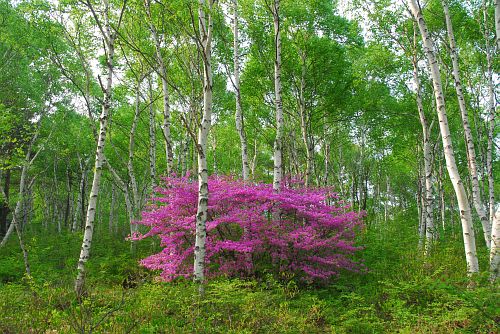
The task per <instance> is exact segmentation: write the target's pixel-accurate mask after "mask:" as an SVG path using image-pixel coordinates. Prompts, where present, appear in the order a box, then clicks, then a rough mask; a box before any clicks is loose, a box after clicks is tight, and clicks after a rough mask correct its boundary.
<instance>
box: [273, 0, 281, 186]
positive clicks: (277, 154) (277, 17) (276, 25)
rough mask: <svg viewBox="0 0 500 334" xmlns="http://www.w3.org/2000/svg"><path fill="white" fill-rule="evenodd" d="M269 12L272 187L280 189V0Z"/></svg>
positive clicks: (277, 0) (275, 0) (276, 0)
mask: <svg viewBox="0 0 500 334" xmlns="http://www.w3.org/2000/svg"><path fill="white" fill-rule="evenodd" d="M271 6H272V8H271V12H272V14H273V23H274V47H275V58H274V94H275V96H274V98H275V107H276V138H275V140H274V173H273V189H274V190H275V191H278V192H279V191H280V189H281V182H282V179H283V175H282V174H283V171H282V168H283V166H282V160H283V125H284V121H283V101H282V98H281V21H280V15H279V13H280V0H274V1H273V3H272V5H271Z"/></svg>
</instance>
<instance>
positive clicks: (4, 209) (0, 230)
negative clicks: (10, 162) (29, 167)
mask: <svg viewBox="0 0 500 334" xmlns="http://www.w3.org/2000/svg"><path fill="white" fill-rule="evenodd" d="M10 173H11V172H10V169H7V170H6V171H5V179H4V180H5V181H4V185H3V188H2V197H1V198H0V236H1V237H3V236H4V235H5V234H6V233H7V228H8V222H7V216H8V215H9V212H10V208H9V195H10Z"/></svg>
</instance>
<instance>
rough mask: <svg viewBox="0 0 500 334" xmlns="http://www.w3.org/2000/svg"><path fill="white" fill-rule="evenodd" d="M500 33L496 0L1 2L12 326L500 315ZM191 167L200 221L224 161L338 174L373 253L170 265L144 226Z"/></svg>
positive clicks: (279, 183) (106, 329) (441, 321)
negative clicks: (153, 262)
mask: <svg viewBox="0 0 500 334" xmlns="http://www.w3.org/2000/svg"><path fill="white" fill-rule="evenodd" d="M235 23H236V24H235ZM424 25H425V27H424ZM499 34H500V4H499V2H498V1H496V0H495V1H494V2H493V1H488V0H484V1H479V0H478V1H475V0H474V1H456V0H449V1H448V0H442V1H435V0H429V1H425V2H424V1H422V2H420V4H417V3H416V2H415V1H414V0H410V1H408V2H406V1H389V0H381V1H374V2H363V1H359V2H358V1H338V2H337V1H329V0H312V1H289V0H274V1H273V0H253V1H248V0H239V1H237V0H232V1H225V0H224V1H216V2H215V1H213V0H200V2H197V1H190V0H178V1H152V0H144V1H143V0H128V1H126V0H103V1H93V0H81V1H72V0H63V1H44V0H33V1H13V0H10V1H9V0H0V59H1V60H0V188H1V191H0V238H1V239H2V241H1V244H0V332H2V333H56V332H60V333H70V332H78V333H91V332H99V333H101V332H102V333H127V332H133V333H184V332H186V333H278V332H280V333H281V332H283V333H285V332H286V333H315V332H317V333H325V332H331V333H384V332H398V333H451V332H458V333H461V332H462V333H497V332H498V330H499V322H500V311H499V309H500V304H499V300H500V296H499V290H498V279H496V277H497V276H498V266H499V262H500V260H499V258H500V255H499V250H498V247H499V246H500V245H499V242H500V241H499V237H500V232H499V231H500V226H499V224H500V213H498V212H496V210H498V204H497V201H498V193H499V191H498V189H499V188H498V187H499V183H500V179H499V175H500V174H499V173H497V172H495V171H496V170H498V169H499V158H498V157H499V154H498V152H499V147H498V146H499V141H498V126H496V125H498V117H497V111H496V110H497V109H496V108H497V96H498V78H499V77H498V66H499V63H498V56H497V55H498V49H500V42H499V39H498V38H499ZM433 60H434V61H433ZM433 66H434V70H433ZM436 66H437V67H436ZM436 70H437V72H436ZM437 76H440V78H439V82H438V80H437V79H438V78H437ZM443 115H444V117H445V118H446V117H447V121H445V118H443ZM444 123H447V127H448V133H447V132H446V131H445V130H446V129H445V128H444ZM450 141H451V143H452V146H450V145H449V143H450ZM443 145H444V146H443ZM450 154H451V155H452V156H453V161H452V160H451V158H450V157H451V155H450ZM175 175H177V176H183V175H190V177H191V178H192V180H193V182H199V184H200V195H199V196H200V197H199V204H198V208H197V210H198V211H197V212H198V213H199V214H200V215H197V216H198V220H197V228H199V229H201V227H202V226H203V224H205V223H206V222H205V221H204V219H206V210H207V208H206V203H205V207H204V206H203V203H204V202H203V199H204V198H206V197H204V196H207V195H208V197H209V198H210V183H208V191H207V190H206V187H203V185H204V184H205V183H204V182H206V177H207V175H226V176H232V177H233V178H234V179H237V178H241V179H243V180H244V182H247V183H249V184H257V183H260V182H264V183H268V184H273V187H274V189H275V191H279V190H280V189H281V188H282V187H283V183H286V181H285V180H291V179H293V180H296V182H297V184H299V185H301V186H302V187H311V188H315V187H333V188H334V190H335V191H336V192H337V193H338V195H339V197H340V198H341V199H343V200H344V201H345V202H346V203H348V204H349V205H350V207H351V209H350V210H353V211H354V212H359V213H360V214H363V212H364V218H363V221H364V225H363V227H360V228H359V229H358V230H357V237H356V245H359V246H362V248H363V249H362V250H360V251H358V252H357V253H356V255H355V259H356V261H360V262H362V263H363V264H364V265H365V266H366V268H367V270H366V271H361V272H347V271H346V272H341V273H340V274H339V276H338V277H337V278H336V279H334V280H331V281H329V282H328V283H327V284H307V283H304V282H302V281H297V280H295V279H294V278H293V277H292V276H291V275H288V274H287V273H286V272H283V273H281V274H280V275H275V274H271V273H268V274H261V275H258V276H255V277H250V278H248V277H247V278H245V279H238V278H232V277H219V278H216V279H211V280H208V282H205V277H204V276H203V267H201V268H198V271H196V270H197V269H196V266H195V272H194V278H195V281H197V282H195V283H193V282H192V281H191V280H190V279H186V280H182V279H180V280H175V281H173V282H167V283H165V282H161V280H158V279H157V278H156V277H157V274H158V273H157V272H154V271H149V270H146V269H144V268H143V267H141V266H140V265H139V260H140V259H142V258H145V257H147V256H149V255H151V254H153V253H158V252H159V251H160V250H161V249H162V247H161V246H160V243H159V241H158V239H157V238H149V239H144V240H135V241H134V240H130V239H129V238H127V237H128V236H130V235H131V234H132V235H133V234H135V233H144V232H146V231H147V228H145V227H139V225H137V224H134V222H137V221H140V220H141V218H142V212H143V211H144V210H145V209H146V208H147V203H148V201H149V199H150V198H151V197H152V196H153V192H154V189H155V187H156V186H160V187H161V186H162V185H163V181H162V180H163V177H165V176H175ZM450 176H451V178H450ZM466 208H468V209H466ZM203 210H205V211H203ZM89 211H90V212H91V214H89ZM204 212H205V218H203V213H204ZM495 212H496V216H495ZM495 217H496V218H495ZM193 226H194V222H193ZM199 231H201V230H197V232H199ZM193 233H194V232H193ZM197 236H198V237H200V238H201V236H202V235H201V234H198V235H197ZM89 237H90V240H91V241H92V243H90V241H89ZM82 238H83V245H82ZM196 242H197V245H200V244H198V242H201V239H200V240H198V239H197V241H196ZM474 243H475V244H474ZM464 244H465V246H464ZM464 248H465V252H464ZM89 250H90V251H89ZM87 251H89V252H87ZM79 254H80V258H79ZM196 254H197V255H196V256H200V254H199V253H196ZM198 258H199V257H198ZM79 259H80V260H79ZM77 262H78V269H77ZM77 275H78V279H77V284H76V287H75V277H77ZM200 275H201V276H200ZM199 283H205V284H204V286H205V288H204V292H203V294H202V295H200V294H199V293H198V290H199ZM75 288H76V292H75Z"/></svg>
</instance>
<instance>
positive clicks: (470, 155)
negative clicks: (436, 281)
mask: <svg viewBox="0 0 500 334" xmlns="http://www.w3.org/2000/svg"><path fill="white" fill-rule="evenodd" d="M446 1H447V0H441V4H442V6H443V11H444V16H445V19H446V29H447V31H448V40H449V42H450V56H451V62H452V65H453V79H454V81H455V90H456V92H457V98H458V105H459V108H460V114H461V116H462V125H463V128H464V135H465V143H466V147H467V160H468V167H469V174H470V178H471V183H472V201H473V203H474V208H475V209H476V212H477V214H478V216H479V219H480V220H481V225H482V227H483V235H484V240H485V242H486V246H487V247H488V248H490V244H491V229H490V226H489V222H488V217H487V216H486V212H485V209H484V206H483V203H482V202H481V189H480V187H479V178H478V175H477V166H476V150H475V148H474V140H473V138H472V133H471V130H470V125H469V114H468V112H467V107H466V104H465V98H464V93H463V88H462V82H461V80H460V68H459V65H458V53H457V47H456V43H455V36H454V34H453V26H452V23H451V17H450V11H449V9H448V4H447V3H446Z"/></svg>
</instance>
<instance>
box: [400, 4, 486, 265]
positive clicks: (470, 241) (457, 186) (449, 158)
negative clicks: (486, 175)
mask: <svg viewBox="0 0 500 334" xmlns="http://www.w3.org/2000/svg"><path fill="white" fill-rule="evenodd" d="M408 2H409V6H410V9H411V11H412V14H413V16H414V17H415V20H416V21H417V23H418V27H419V30H420V33H421V35H422V40H423V43H424V52H425V55H426V56H427V61H428V66H429V69H430V71H431V76H432V83H433V87H434V96H435V101H436V108H437V114H438V119H439V128H440V131H441V139H442V141H443V149H444V155H445V159H446V167H447V169H448V174H449V176H450V180H451V183H452V185H453V188H454V190H455V194H456V197H457V202H458V206H459V210H460V220H461V222H462V233H463V241H464V247H465V258H466V261H467V270H468V272H469V273H477V272H478V271H479V263H478V259H477V253H476V242H475V240H474V229H473V228H472V215H471V210H470V206H469V202H468V201H467V195H466V193H465V188H464V185H463V183H462V180H461V178H460V174H459V173H458V169H457V164H456V162H455V154H454V152H453V145H452V141H451V134H450V129H449V127H448V119H447V115H446V107H445V102H444V95H443V89H442V83H441V74H440V73H439V67H438V63H437V60H436V56H435V54H434V43H433V41H432V40H431V39H430V36H429V33H428V31H427V25H426V23H425V21H424V18H423V16H422V12H421V10H420V7H419V5H418V4H417V2H416V0H408Z"/></svg>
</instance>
